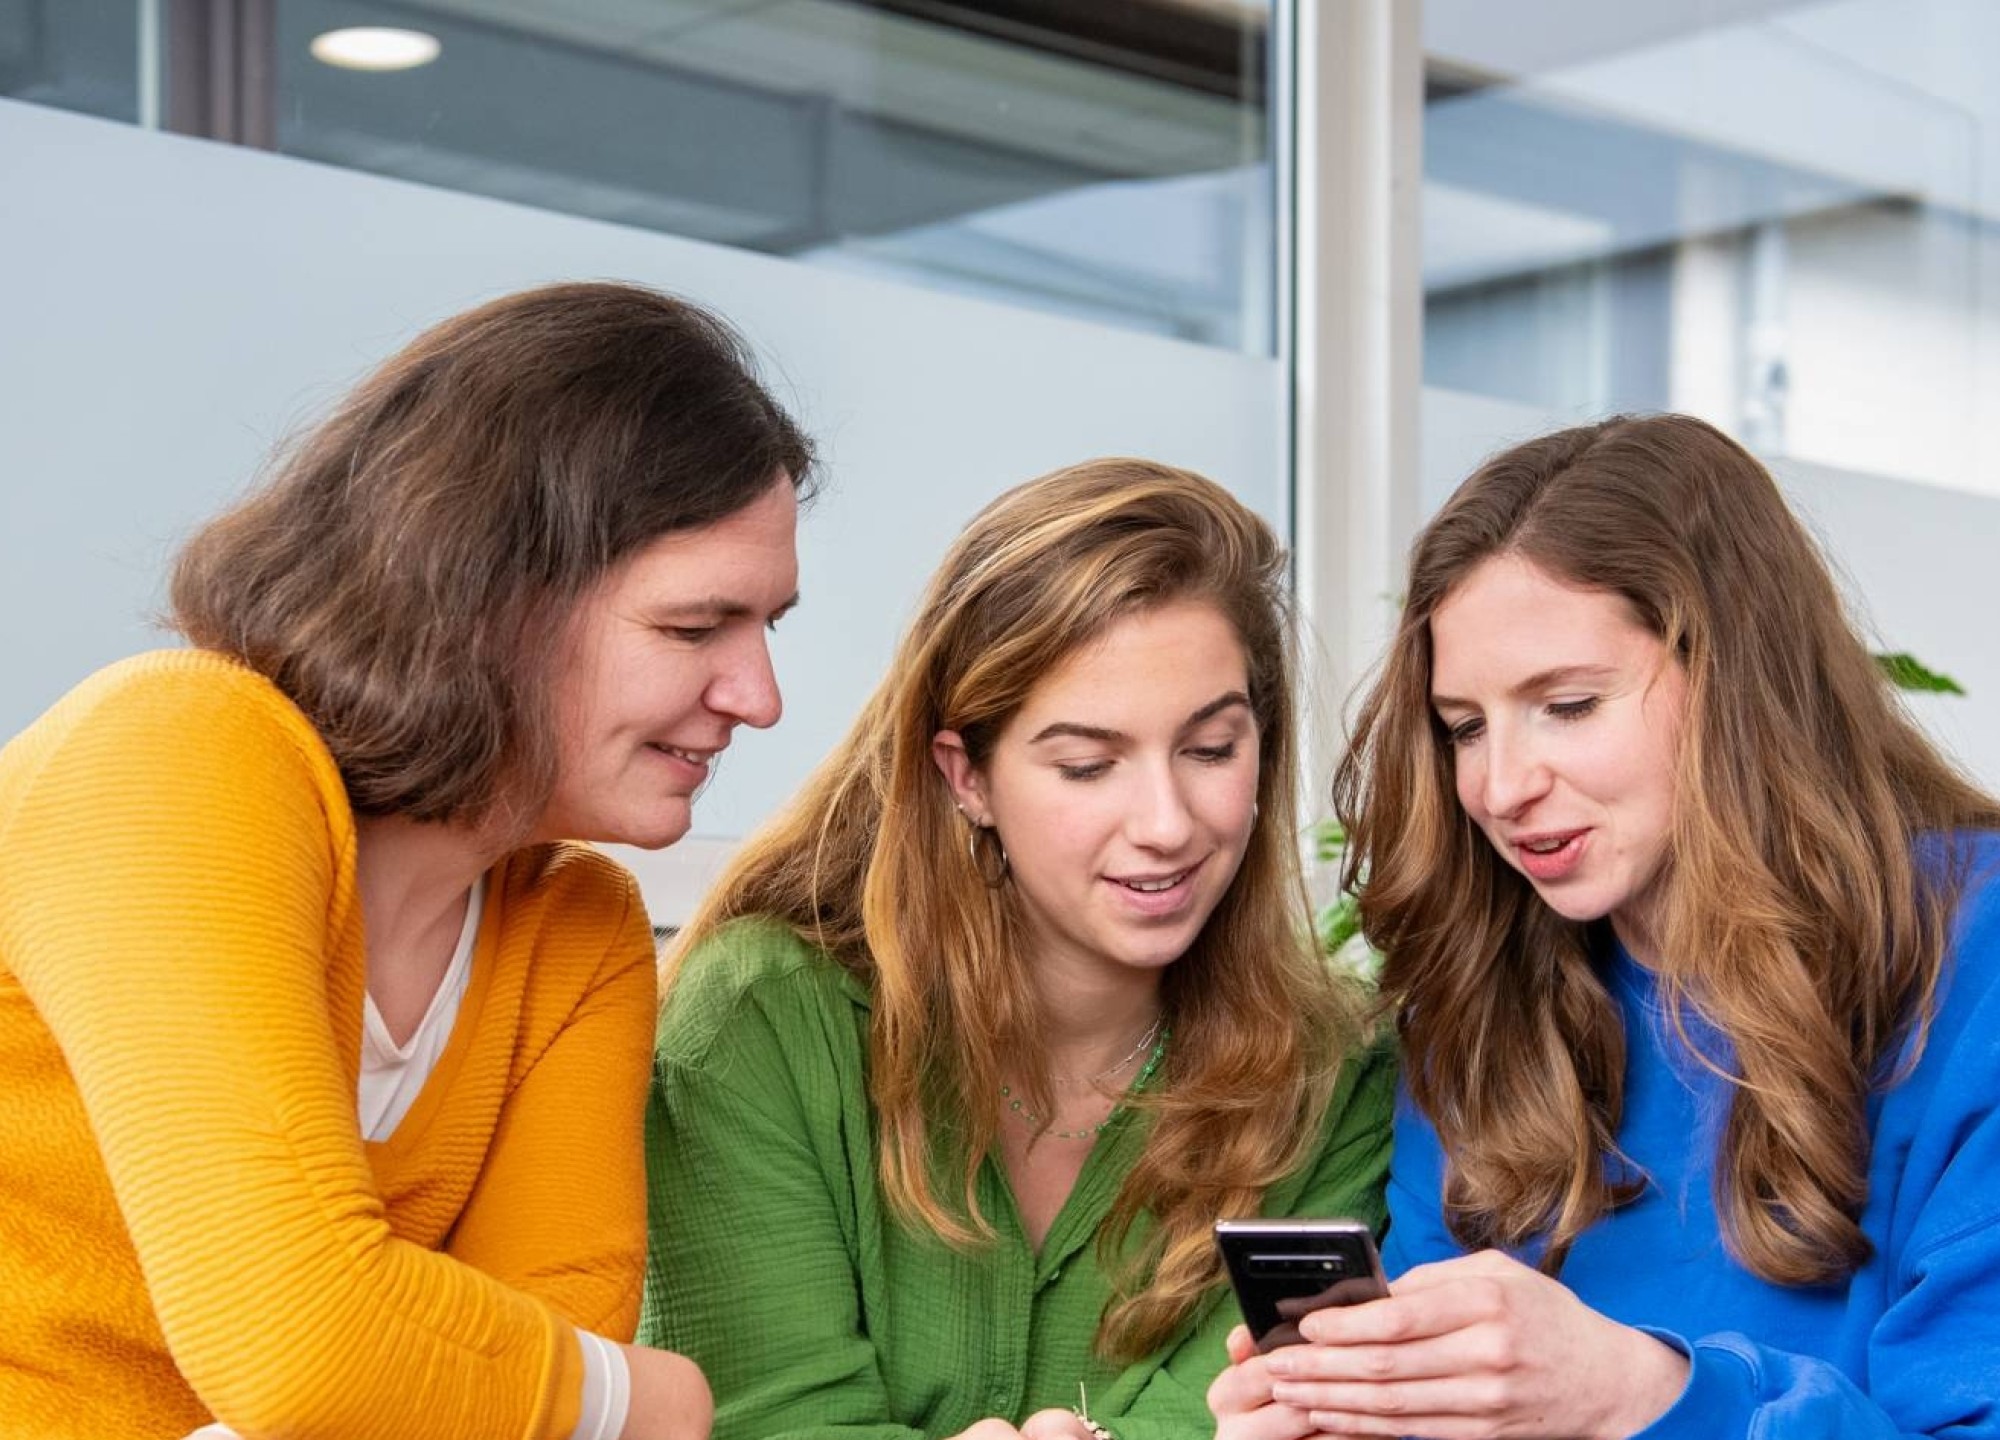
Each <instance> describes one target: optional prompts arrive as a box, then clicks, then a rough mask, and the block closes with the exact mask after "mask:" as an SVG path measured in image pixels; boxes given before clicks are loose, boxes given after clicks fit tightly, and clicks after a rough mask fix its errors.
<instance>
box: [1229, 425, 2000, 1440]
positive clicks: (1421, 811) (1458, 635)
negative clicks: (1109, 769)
mask: <svg viewBox="0 0 2000 1440" xmlns="http://www.w3.org/2000/svg"><path fill="white" fill-rule="evenodd" d="M1336 801H1337V805H1338V808H1339V811H1340V814H1341V817H1342V819H1343V820H1344V821H1345V823H1346V824H1347V826H1348V830H1349V833H1350V835H1351V837H1352V840H1353V847H1352V850H1351V852H1350V860H1349V864H1350V866H1351V868H1350V871H1349V878H1350V879H1354V878H1356V877H1365V879H1366V889H1365V890H1364V891H1363V892H1362V894H1363V899H1362V911H1363V916H1364V920H1365V925H1366V931H1367V934H1368V937H1369V939H1370V940H1371V941H1372V942H1373V943H1374V944H1375V945H1376V946H1377V947H1378V948H1379V949H1380V950H1381V951H1382V952H1383V954H1384V955H1385V956H1386V957H1387V958H1386V964H1385V969H1384V974H1383V986H1384V996H1385V1001H1386V1003H1388V1004H1389V1005H1390V1006H1391V1007H1392V1008H1393V1010H1394V1013H1395V1015H1396V1017H1397V1020H1398V1024H1399V1027H1400V1030H1401V1036H1402V1041H1403V1045H1404V1050H1405V1058H1406V1067H1405V1072H1404V1073H1405V1077H1406V1078H1405V1086H1406V1091H1405V1094H1404V1096H1403V1099H1402V1102H1401V1106H1400V1112H1399V1118H1398V1126H1397V1133H1396V1149H1395V1160H1394V1177H1393V1180H1392V1184H1391V1190H1390V1211H1391V1222H1390V1234H1389V1241H1388V1246H1387V1254H1386V1256H1385V1262H1386V1266H1387V1268H1388V1270H1389V1273H1390V1274H1391V1275H1393V1276H1396V1277H1397V1278H1396V1280H1395V1282H1394V1285H1393V1293H1392V1295H1391V1296H1390V1298H1388V1299H1385V1300H1381V1301H1377V1302H1374V1303H1371V1304H1367V1305H1361V1306H1356V1307H1352V1308H1350V1309H1347V1310H1324V1311H1320V1312H1318V1313H1317V1314H1315V1315H1313V1316H1311V1317H1309V1318H1308V1319H1307V1320H1306V1322H1305V1323H1304V1325H1303V1326H1302V1329H1303V1330H1304V1332H1305V1334H1306V1336H1307V1338H1308V1340H1309V1341H1310V1342H1311V1343H1308V1344H1305V1345H1299V1346H1293V1347H1289V1348H1287V1349H1284V1350H1280V1351H1276V1352H1274V1353H1272V1354H1271V1355H1268V1356H1253V1355H1252V1354H1251V1353H1250V1350H1249V1347H1248V1345H1247V1343H1246V1342H1245V1340H1244V1337H1243V1336H1241V1335H1240V1334H1239V1335H1238V1336H1236V1337H1233V1339H1232V1342H1231V1345H1232V1355H1233V1357H1234V1358H1235V1360H1236V1361H1237V1363H1236V1364H1234V1365H1233V1366H1232V1367H1231V1368H1230V1369H1229V1370H1228V1371H1227V1372H1225V1374H1224V1375H1223V1376H1222V1378H1221V1379H1219V1380H1218V1381H1217V1382H1216V1384H1215V1387H1214V1389H1213V1390H1212V1391H1211V1395H1210V1400H1211V1404H1212V1406H1213V1407H1214V1409H1215V1411H1216V1414H1217V1416H1218V1418H1219V1420H1220V1421H1221V1428H1220V1430H1219V1432H1218V1433H1219V1436H1220V1437H1221V1440H1249V1437H1256V1440H1290V1437H1299V1436H1310V1435H1315V1434H1342V1435H1351V1434H1359V1435H1410V1436H1429V1437H1481V1436H1501V1435H1534V1436H1558V1435H1559V1436H1628V1435H1643V1436H1646V1437H1648V1440H1669V1437H1672V1440H1697V1437H1698V1440H1733V1437H1749V1436H1753V1435H1754V1436H1757V1437H1760V1440H1791V1437H1801V1440H1803V1437H1812V1440H1827V1437H1840V1440H1863V1437H1868V1440H1874V1437H1885V1440H1886V1437H1892V1436H1912V1435H1925V1436H1938V1437H1943V1436H1951V1437H1954V1440H1969V1437H1981V1436H2000V834H1996V831H2000V804H1996V802H1995V800H1994V799H1993V797H1991V796H1989V795H1987V794H1985V793H1983V792H1982V791H1981V790H1980V789H1978V788H1977V787H1976V786H1975V785H1973V784H1972V783H1971V782H1970V781H1968V780H1967V779H1965V778H1964V777H1963V776H1962V775H1961V774H1960V772H1959V771H1958V770H1957V769H1955V768H1954V767H1953V765H1952V764H1951V763H1950V762H1949V761H1948V760H1946V759H1945V758H1944V757H1943V756H1941V755H1940V754H1939V753H1938V751H1937V750H1936V749H1935V748H1934V747H1933V746H1932V745H1931V743H1930V742H1929V741H1928V740H1926V739H1925V738H1924V737H1923V735H1922V734H1921V733H1920V732H1919V731H1918V730H1917V728H1916V727H1915V726H1914V725H1913V724H1912V723H1911V722H1910V720H1909V719H1908V718H1907V717H1906V716H1905V715H1904V713H1903V712H1902V710H1901V709H1900V708H1899V706H1898V705H1897V703H1896V699H1895V696H1894V693H1893V691H1892V690H1891V688H1890V687H1889V686H1888V684H1887V683H1886V682H1885V680H1884V679H1883V677H1882V676H1881V674H1880V673H1879V671H1878V669H1877V668H1876V666H1875V664H1874V663H1873V661H1872V659H1871V657H1870V656H1869V654H1868V652H1867V650H1866V648H1865V647H1864V645H1863V644H1862V642H1861V640H1860V639H1859V638H1858V637H1857V636H1856V634H1855V632H1854V630H1853V629H1852V627H1851V626H1850V624H1849V623H1848V621H1847V620H1846V619H1845V617H1844V615H1843V612H1842V607H1841V602H1840V599H1839V596H1838V594H1837V593H1836V590H1835V586H1834V584H1833V581H1832V580H1831V578H1830V577H1829V575H1828V572H1827V568H1826V565H1825V563H1824V562H1823V561H1822V560H1821V558H1820V556H1819V555H1818V553H1817V552H1816V550H1815V549H1814V546H1813V544H1812V542H1811V541H1810V539H1809V538H1808V537H1807V535H1806V533H1805V531H1804V529H1803V528H1802V527H1801V526H1800V525H1799V523H1798V522H1797V520H1796V519H1795V518H1794V517H1793V516H1792V515H1791V514H1790V512H1789V511H1788V510H1787V509H1786V507H1785V503H1784V501H1783V499H1782V498H1781V497H1780V495H1779V493H1778V490H1777V488H1776V486H1775V485H1774V484H1773V483H1772V481H1771V478H1770V476H1769V475H1768V474H1767V473H1766V472H1765V471H1764V470H1763V468H1762V467H1761V466H1760V465H1759V464H1758V463H1757V462H1756V461H1755V460H1753V459H1752V458H1751V457H1750V456H1749V455H1748V454H1746V453H1745V452H1744V451H1743V450H1742V449H1741V448H1739V447H1738V446H1737V445H1736V444H1735V443H1734V442H1732V441H1730V440H1729V439H1727V438H1726V437H1724V436H1723V435H1721V434H1720V433H1718V432H1717V431H1715V430H1713V429H1711V428H1710V427H1709V426H1707V425H1704V424H1702V423H1701V422H1700V421H1697V420H1693V419H1689V418H1686V417H1682V416H1671V415H1669V416H1658V417H1652V418H1644V419H1618V420H1612V421H1609V422H1606V423H1604V424H1601V425H1593V426H1587V427H1582V428H1579V429H1574V430H1567V431H1563V432H1561V433H1559V434H1555V435H1551V436H1548V437H1545V438H1543V439H1540V440H1535V441H1531V442H1529V443H1527V444H1524V445H1521V446H1519V447H1517V448H1515V449H1513V450H1511V451H1508V452H1506V453H1505V454H1502V455H1500V456H1499V457H1497V458H1496V459H1494V460H1492V461H1490V462H1489V463H1487V464H1486V465H1485V466H1484V467H1483V468H1482V469H1480V470H1479V471H1478V473H1476V474H1475V475H1473V476H1472V478H1471V479H1469V480H1468V481H1466V482H1465V484H1464V485H1463V486H1461V487H1460V489H1459V490H1458V492H1457V494H1455V495H1454V496H1453V497H1452V499H1451V500H1450V502H1449V503H1447V504H1446V506H1445V507H1444V509H1443V510H1442V511H1441V512H1440V513H1439V514H1438V515H1437V517H1436V518H1435V519H1434V520H1433V521H1432V522H1431V523H1430V525H1429V526H1428V527H1427V528H1426V529H1425V531H1424V532H1423V534H1422V535H1421V536H1420V537H1419V538H1418V541H1417V544H1416V547H1415V549H1414V551H1413V556H1412V562H1411V574H1410V583H1409V590H1408V602H1407V605H1406V608H1405V610H1404V613H1403V617H1402V621H1401V625H1400V629H1399V631H1398V633H1397V635H1396V637H1395V639H1394V642H1393V644H1392V647H1391V650H1390V653H1389V657H1388V659H1387V661H1386V664H1385V666H1384V669H1383V671H1382V673H1381V676H1380V679H1379V680H1378V682H1377V684H1376V685H1375V687H1374V690H1373V692H1372V693H1371V694H1370V696H1369V697H1368V699H1367V702H1366V704H1365V707H1364V709H1363V711H1362V714H1361V716H1360V720H1359V724H1358V728H1357V733H1356V736H1355V740H1354V744H1353V747H1352V750H1351V751H1350V753H1349V755H1348V757H1347V759H1346V761H1345V762H1344V765H1343V768H1342V770H1341V773H1340V777H1339V779H1338V781H1337V784H1336Z"/></svg>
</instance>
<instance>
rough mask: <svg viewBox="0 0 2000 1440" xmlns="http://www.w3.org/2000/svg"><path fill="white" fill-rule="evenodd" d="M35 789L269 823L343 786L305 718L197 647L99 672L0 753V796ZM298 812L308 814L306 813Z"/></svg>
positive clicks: (336, 798)
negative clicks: (221, 810) (258, 811)
mask: <svg viewBox="0 0 2000 1440" xmlns="http://www.w3.org/2000/svg"><path fill="white" fill-rule="evenodd" d="M35 786H46V787H48V791H47V793H50V794H51V795H52V796H53V797H55V798H56V799H57V801H58V803H72V804H75V805H78V806H88V807H89V808H91V809H92V811H93V812H95V813H100V814H103V813H110V812H114V811H115V812H119V813H122V812H125V811H129V810H131V809H133V808H134V807H137V808H140V809H146V808H149V807H150V808H159V807H162V806H164V807H167V808H170V809H171V808H173V807H176V806H196V807H200V806H209V805H214V804H218V803H224V802H226V803H228V804H231V805H234V806H240V807H257V806H266V807H269V808H268V812H267V813H268V815H269V817H270V818H271V819H273V820H275V819H277V818H279V817H282V816H284V815H286V814H291V813H295V808H296V807H295V806H294V807H292V808H288V806H287V804H286V802H295V801H297V800H298V799H300V798H302V797H304V796H306V795H308V794H316V795H317V797H318V800H319V802H320V808H323V809H325V810H328V811H344V810H345V808H346V789H345V787H344V786H343V785H342V783H341V780H340V772H339V769H338V767H337V766H336V765H335V763H334V760H333V756H332V755H331V753H329V752H328V750H327V748H326V745H325V743H324V742H323V741H322V740H321V739H320V736H319V732H318V731H317V730H315V729H314V728H313V725H312V722H311V721H310V720H308V719H307V718H306V717H305V715H304V714H303V713H302V712H301V711H300V710H299V709H298V707H297V706H295V705H293V704H292V702H291V701H290V700H289V699H288V698H287V697H286V696H285V695H284V693H283V692H282V691H280V690H279V689H278V688H277V686H275V685H273V684H272V683H271V681H270V680H268V679H267V678H265V677H264V676H262V675H260V674H258V673H257V672H255V671H253V670H251V669H249V668H248V667H247V666H244V665H242V664H240V663H238V662H237V661H235V660H232V659H230V658H228V657H227V656H224V655H220V654H217V653H216V652H214V651H209V650H197V649H186V650H161V651H154V652H151V653H148V654H144V655H135V656H133V657H131V658H130V659H126V660H121V661H118V662H117V663H116V664H113V665H108V666H106V667H105V668H104V669H102V670H99V671H98V672H97V673H96V674H94V675H92V676H90V677H89V678H88V679H87V680H85V681H83V682H82V683H81V684H80V685H78V686H77V687H76V688H75V689H73V690H71V691H70V692H69V693H68V694H67V695H65V696H64V697H63V698H62V699H61V700H59V701H57V702H56V704H55V705H53V706H52V707H50V709H49V710H48V711H46V712H45V713H44V714H43V715H42V716H41V717H40V718H39V719H38V720H36V721H35V722H34V723H33V724H32V725H30V726H29V727H28V728H27V729H26V730H24V731H22V732H21V733H20V735H18V736H16V737H15V739H14V740H13V741H12V742H10V743H9V744H8V745H7V747H6V748H5V750H4V751H0V794H5V793H8V792H12V793H13V794H14V795H15V796H19V795H20V794H22V793H23V792H24V791H26V790H27V789H29V788H30V787H35ZM308 808H311V807H310V806H308Z"/></svg>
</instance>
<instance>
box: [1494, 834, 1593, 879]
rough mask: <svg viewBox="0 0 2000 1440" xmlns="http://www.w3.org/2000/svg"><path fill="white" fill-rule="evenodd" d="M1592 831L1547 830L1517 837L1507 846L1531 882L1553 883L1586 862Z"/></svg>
mask: <svg viewBox="0 0 2000 1440" xmlns="http://www.w3.org/2000/svg"><path fill="white" fill-rule="evenodd" d="M1589 838H1590V831H1589V830H1587V829H1586V830H1544V831H1541V832H1540V833H1538V834H1533V835H1516V836H1514V837H1513V838H1512V839H1511V840H1510V841H1509V842H1508V843H1509V844H1510V845H1511V846H1512V848H1513V851H1514V858H1515V861H1516V863H1517V864H1519V865H1520V867H1521V871H1522V873H1523V874H1525V875H1526V876H1527V877H1528V878H1529V879H1530V880H1535V881H1538V882H1540V883H1542V884H1552V883H1554V882H1555V881H1558V880H1562V879H1565V878H1567V877H1568V876H1569V875H1571V874H1573V873H1574V872H1575V870H1576V868H1577V866H1579V865H1581V864H1582V863H1583V852H1584V849H1585V846H1586V845H1587V844H1588V842H1589Z"/></svg>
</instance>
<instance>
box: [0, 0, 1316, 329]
mask: <svg viewBox="0 0 2000 1440" xmlns="http://www.w3.org/2000/svg"><path fill="white" fill-rule="evenodd" d="M1270 21H1271V16H1270V5H1269V0H1141V3H1126V4H1117V5H1073V4H1061V3H1055V0H414V3H387V4H373V3H351V0H147V3H139V4H134V3H132V0H122V3H107V0H0V95H11V96H14V97H16V98H21V99H32V100H37V101H40V102H43V103H48V104H54V105H60V106H63V107H66V108H71V109H76V110H81V111H84V112H87V113H91V114H97V115H104V116H108V117H111V118H118V119H126V120H138V121H142V122H152V123H158V124H161V125H163V126H165V127H166V128H169V129H173V130H177V131H180V132H182V133H186V134H195V135H202V136H206V137H208V138H212V139H221V140H229V141H235V142H238V143H243V144H249V145H255V146H259V147H261V148H265V149H272V150H277V151H279V152H281V153H284V154H288V155H295V156H298V157H301V158H304V159H310V160H318V161H323V162H327V163H331V164H336V165H342V166H348V167H352V168H356V169H361V170H368V171H373V172H375V173H378V174H383V175H392V176H397V177H400V178H403V179H409V180H416V181H421V182H423V183H426V184H431V185H436V186H441V187H444V188H447V189H454V190H464V191H471V192H474V193H478V194H485V195H492V196H498V197H501V198H504V199H509V200H516V201H520V202H523V203H526V204H530V205H534V206H537V207H540V208H544V209H551V210H558V211H563V212H567V213H570V214H576V215H586V216H592V217H595V218H598V219H605V220H613V221H617V222H619V223H623V224H629V225H637V226H643V227H645V228H648V229H654V230H660V231H665V232H668V233H671V234H675V235H682V236H687V237H689V238H693V239H699V240H709V241H714V242H717V243H721V244H726V245H734V246H741V247H744V248H747V249H751V250H757V251H762V252H764V253H767V254H772V255H781V256H786V257H790V258H794V259H798V260H802V261H805V262H807V263H811V264H815V265H824V266H830V267H838V268H841V269H844V270H848V271H854V272H861V273H867V274H876V275H883V276H888V277H893V278H896V279H900V280H906V281H916V282H918V283H921V284H926V285H933V286H937V287H940V288H944V289H948V290H952V291H956V292H959V293H971V294H977V295H983V296H987V297H990V298H993V299H996V300H999V301H1002V302H1005V303H1009V304H1017V305H1024V306H1029V307H1033V308H1037V309H1043V310H1051V311H1055V312H1058V313H1063V314H1069V315H1076V316H1082V317H1087V318H1090V319H1094V320H1098V321H1102V322H1104V323H1108V324H1112V325H1116V326H1121V327H1126V328H1130V329H1136V330H1142V331H1146V332H1150V333H1156V334H1162V335H1170V336H1175V337H1178V338H1182V339H1187V340H1191V341H1195V342H1198V343H1201V344H1207V345H1215V346H1220V347H1223V348H1226V349H1231V350H1237V351H1241V352H1244V353H1249V354H1260V355H1268V354H1270V353H1272V350H1273V348H1274V344H1275V338H1274V337H1275V333H1276V331H1275V321H1274V317H1273V303H1274V301H1273V296H1274V285H1273V279H1272V273H1273V262H1272V259H1271V252H1272V248H1273V243H1274V242H1273V234H1274V228H1275V220H1274V213H1273V205H1274V200H1273V194H1274V184H1273V172H1272V164H1271V150H1272V145H1271V137H1272V130H1273V127H1272V124H1271V119H1270V105H1269V92H1270V88H1271V87H1270V84H1269V76H1270V70H1271V58H1270V57H1271V23H1270ZM356 29H368V30H389V31H394V32H401V33H402V34H404V35H406V36H408V37H413V38H411V39H410V40H408V41H406V48H405V49H403V50H402V51H400V52H394V51H392V52H380V53H378V52H376V51H372V50H368V49H366V48H359V49H357V48H355V47H354V46H352V45H349V46H343V45H341V44H339V43H337V42H338V40H339V39H340V37H342V36H345V35H347V34H348V33H349V32H352V31H354V30H356ZM330 41H332V42H336V43H329V42H330Z"/></svg>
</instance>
